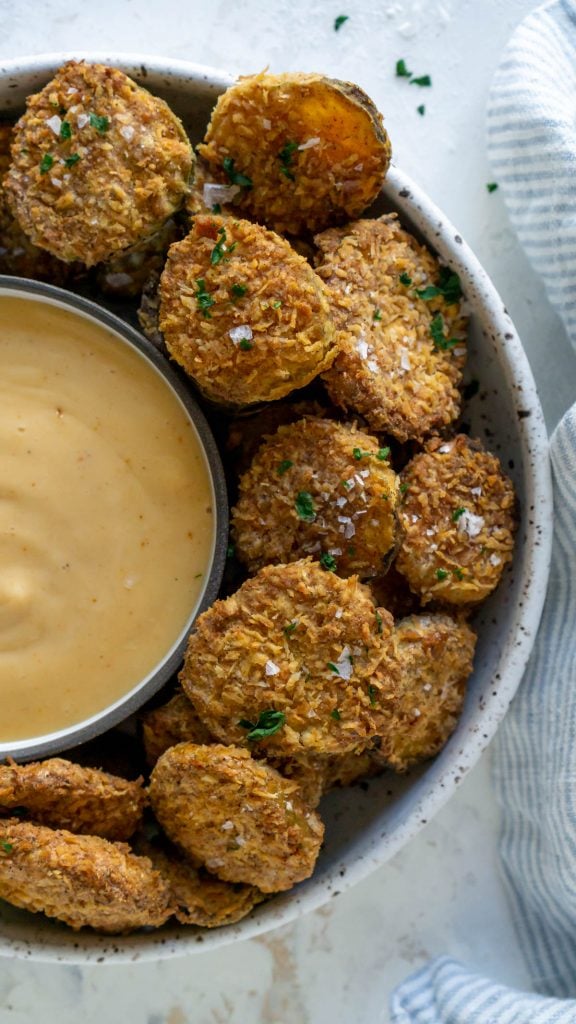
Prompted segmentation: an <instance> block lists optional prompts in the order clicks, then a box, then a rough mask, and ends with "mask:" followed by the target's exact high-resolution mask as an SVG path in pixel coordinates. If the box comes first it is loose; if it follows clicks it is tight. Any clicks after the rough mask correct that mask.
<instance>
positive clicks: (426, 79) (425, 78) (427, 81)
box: [410, 75, 432, 89]
mask: <svg viewBox="0 0 576 1024" xmlns="http://www.w3.org/2000/svg"><path fill="white" fill-rule="evenodd" d="M410 85H419V86H420V88H424V89H425V88H428V87H429V86H431V85H432V79H431V78H430V75H420V77H419V78H415V77H412V78H411V79H410Z"/></svg>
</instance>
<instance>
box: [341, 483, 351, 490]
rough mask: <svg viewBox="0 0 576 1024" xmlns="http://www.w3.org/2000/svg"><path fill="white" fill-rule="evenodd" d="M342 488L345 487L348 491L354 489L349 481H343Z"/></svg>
mask: <svg viewBox="0 0 576 1024" xmlns="http://www.w3.org/2000/svg"><path fill="white" fill-rule="evenodd" d="M342 487H345V488H346V490H347V491H349V490H350V489H351V487H352V484H351V483H350V481H349V480H343V481H342Z"/></svg>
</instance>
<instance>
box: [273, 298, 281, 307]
mask: <svg viewBox="0 0 576 1024" xmlns="http://www.w3.org/2000/svg"><path fill="white" fill-rule="evenodd" d="M281 305H282V303H281V301H280V299H277V300H276V302H273V303H272V309H280V306H281Z"/></svg>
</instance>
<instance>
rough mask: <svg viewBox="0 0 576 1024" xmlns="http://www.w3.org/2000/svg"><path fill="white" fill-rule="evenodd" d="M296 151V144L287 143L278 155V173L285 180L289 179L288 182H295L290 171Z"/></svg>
mask: <svg viewBox="0 0 576 1024" xmlns="http://www.w3.org/2000/svg"><path fill="white" fill-rule="evenodd" d="M297 149H298V143H297V142H287V143H286V144H285V145H284V146H283V148H282V149H281V150H280V152H279V153H278V159H279V161H280V165H281V166H280V173H281V174H283V175H284V176H285V177H286V178H290V181H295V180H296V179H295V177H294V173H293V171H292V168H291V165H292V157H293V155H294V153H295V152H296V150H297Z"/></svg>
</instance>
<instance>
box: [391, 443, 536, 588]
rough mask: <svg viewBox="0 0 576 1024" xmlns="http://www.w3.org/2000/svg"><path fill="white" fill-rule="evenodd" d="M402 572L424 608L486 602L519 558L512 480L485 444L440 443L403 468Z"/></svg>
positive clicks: (398, 564)
mask: <svg viewBox="0 0 576 1024" xmlns="http://www.w3.org/2000/svg"><path fill="white" fill-rule="evenodd" d="M402 481H403V483H402V488H403V489H404V490H405V494H404V500H403V502H402V504H401V505H400V508H399V517H400V522H401V525H402V527H403V530H404V537H403V540H402V543H401V546H400V550H399V552H398V557H397V559H396V562H395V565H396V568H397V569H398V571H399V572H400V573H402V575H403V576H405V577H406V579H407V580H408V583H409V584H410V588H411V589H412V590H413V591H414V593H416V594H420V597H421V600H422V603H423V604H428V603H429V602H430V601H433V600H435V601H441V602H446V603H448V604H454V605H465V604H475V603H477V602H478V601H483V600H484V598H485V597H487V596H488V594H490V593H491V592H492V591H493V590H494V588H495V587H496V586H497V585H498V581H499V580H500V577H501V576H502V572H503V571H504V568H505V566H506V565H507V564H508V562H510V561H511V560H512V552H513V549H514V531H515V528H516V517H515V497H514V488H513V486H512V482H511V481H510V480H509V479H508V477H506V476H504V474H503V472H502V469H501V467H500V463H499V462H498V459H497V458H496V457H495V456H494V455H491V454H490V453H489V452H486V451H484V450H483V447H482V445H481V443H480V442H479V441H471V440H470V439H469V438H468V437H466V436H465V435H464V434H459V435H458V436H457V437H455V438H453V439H452V440H450V441H443V440H442V439H441V438H438V437H436V438H433V439H432V440H431V441H430V442H429V443H428V444H427V445H426V448H425V450H424V451H423V452H421V453H419V454H418V455H416V456H415V457H414V458H413V459H412V461H411V462H409V463H408V465H407V466H406V468H405V469H404V470H403V471H402Z"/></svg>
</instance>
